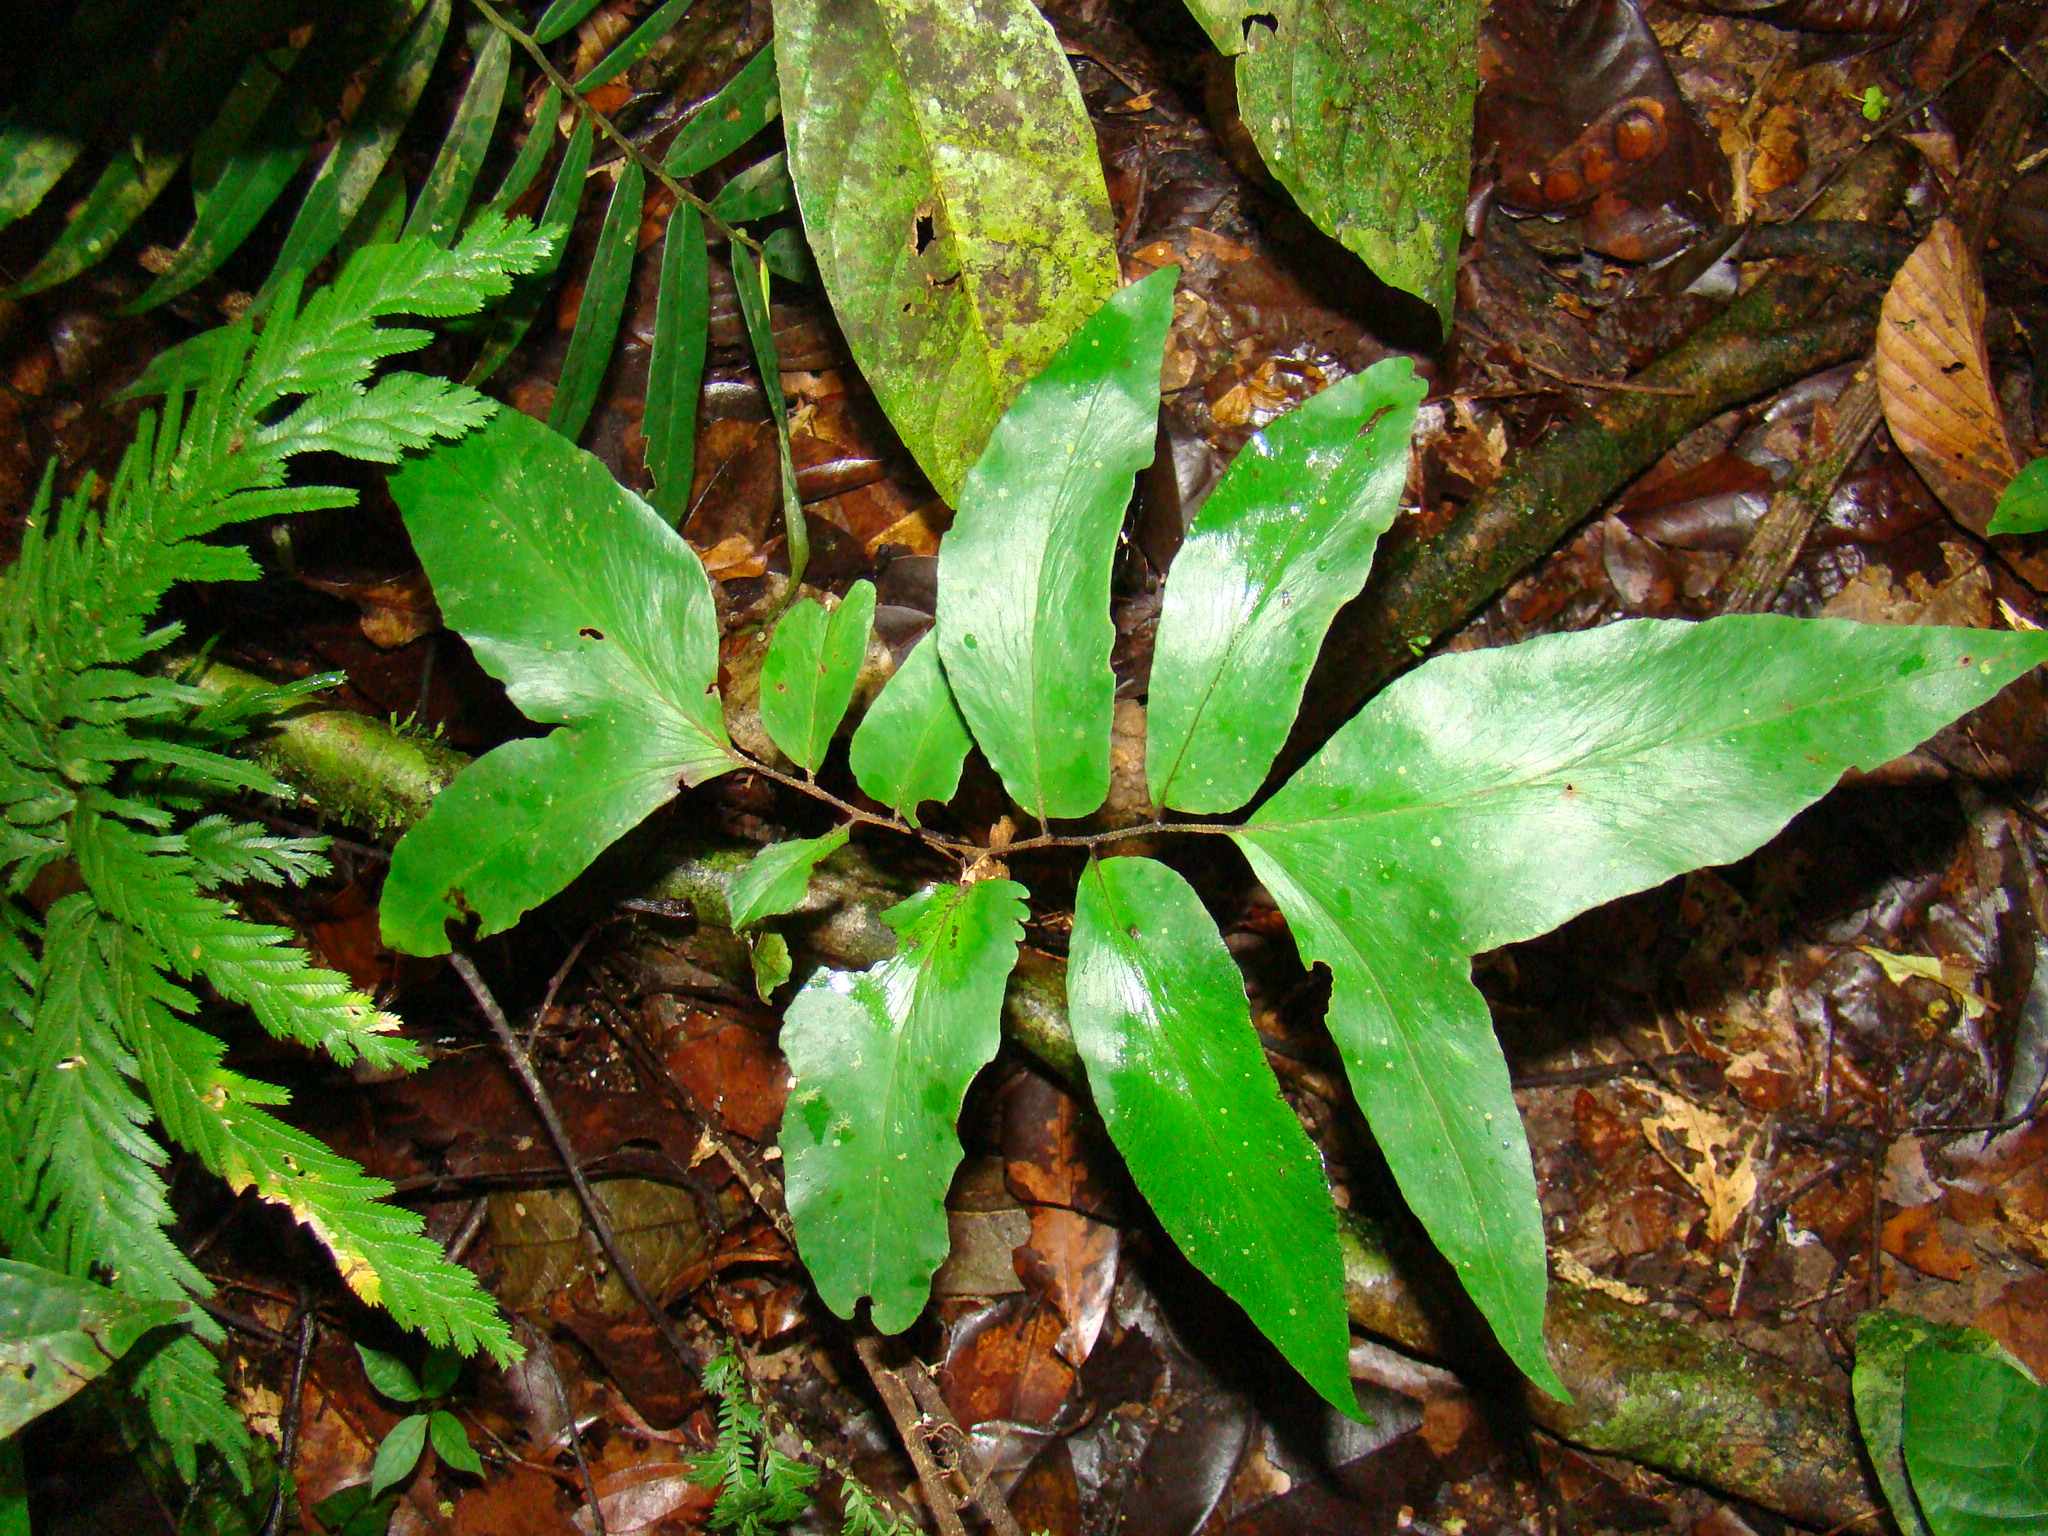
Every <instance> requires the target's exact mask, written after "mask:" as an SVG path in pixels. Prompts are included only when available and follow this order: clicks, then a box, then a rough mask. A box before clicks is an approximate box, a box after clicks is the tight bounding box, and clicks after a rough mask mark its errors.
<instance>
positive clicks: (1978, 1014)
mask: <svg viewBox="0 0 2048 1536" xmlns="http://www.w3.org/2000/svg"><path fill="white" fill-rule="evenodd" d="M1856 947H1857V948H1858V949H1860V950H1862V951H1863V953H1865V954H1866V955H1868V956H1870V958H1871V959H1873V960H1875V961H1876V962H1877V968H1878V969H1879V970H1881V971H1883V972H1884V974H1885V979H1886V980H1888V981H1890V982H1891V984H1892V985H1893V986H1898V985H1899V984H1900V983H1901V982H1903V981H1905V980H1906V979H1907V978H1908V977H1911V976H1917V977H1919V978H1920V979H1921V980H1922V981H1931V982H1933V983H1934V984H1935V985H1936V986H1939V987H1945V988H1947V989H1948V990H1949V991H1950V992H1952V993H1954V994H1955V999H1956V1001H1957V1002H1958V1003H1960V1004H1961V1005H1962V1009H1963V1017H1964V1018H1966V1019H1981V1018H1983V1017H1984V1011H1985V1010H1986V1009H1987V1008H1989V1007H1991V1006H1992V1005H1991V1004H1990V1003H1987V1002H1985V1001H1984V999H1983V998H1981V997H1979V996H1978V995H1977V993H1976V991H1975V990H1973V987H1972V983H1974V982H1975V981H1976V979H1977V973H1976V972H1975V971H1973V970H1971V969H1970V968H1969V967H1968V966H1967V965H1964V964H1962V963H1961V962H1959V961H1955V960H1937V959H1935V958H1934V957H1933V956H1932V955H1895V954H1893V953H1892V952H1891V951H1890V950H1886V949H1876V948H1873V947H1872V946H1871V945H1868V944H1858V945H1857V946H1856Z"/></svg>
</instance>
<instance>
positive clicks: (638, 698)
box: [381, 410, 735, 955]
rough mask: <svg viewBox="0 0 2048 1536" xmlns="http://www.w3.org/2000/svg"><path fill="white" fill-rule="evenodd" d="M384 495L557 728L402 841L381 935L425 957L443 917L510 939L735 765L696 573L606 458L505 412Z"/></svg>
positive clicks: (470, 619) (534, 714)
mask: <svg viewBox="0 0 2048 1536" xmlns="http://www.w3.org/2000/svg"><path fill="white" fill-rule="evenodd" d="M391 494H392V496H393V497H394V498H395V499H396V500H397V502H398V506H399V509H400V511H402V512H403V513H404V514H405V524H406V528H407V530H408V531H409V532H410V533H411V535H412V541H413V547H414V548H415V549H416V550H418V552H419V556H420V559H421V562H422V563H423V564H424V565H425V566H426V569H427V575H428V577H429V578H430V579H431V580H432V582H433V584H434V595H435V597H436V598H437V599H438V600H439V602H440V604H441V612H442V613H443V614H444V615H445V616H446V618H447V620H448V622H449V624H450V625H452V626H453V627H454V628H456V629H458V630H460V631H461V632H462V635H463V637H464V638H465V639H466V640H468V642H469V644H470V648H471V649H472V650H473V651H475V653H476V657H477V660H478V661H480V662H481V663H482V664H483V665H484V667H485V669H486V670H487V671H489V672H490V674H491V675H492V676H493V677H496V678H498V679H499V680H500V681H502V682H503V683H504V684H505V686H506V692H507V693H508V695H509V696H510V697H511V700H512V702H513V703H514V704H515V705H517V706H518V707H519V709H520V710H521V711H523V712H524V713H525V714H526V716H527V718H528V719H531V720H534V721H537V722H539V723H542V724H549V725H559V726H561V727H563V729H560V730H557V731H555V732H554V733H553V734H552V735H548V736H542V737H535V738H527V739H523V740H518V741H512V742H507V743H506V744H505V745H504V746H502V747H499V748H497V749H496V750H495V751H492V752H490V753H487V754H486V755H485V756H483V757H482V758H480V759H478V760H477V762H476V763H474V764H473V765H472V766H471V767H469V768H468V769H466V770H464V772H463V773H462V774H461V775H460V776H459V777H457V778H456V780H455V782H454V783H452V784H450V785H449V786H448V787H447V788H446V789H444V790H442V791H441V793H440V795H439V796H438V797H437V798H436V799H435V801H434V804H433V807H432V809H431V810H429V812H428V813H427V815H426V818H425V819H424V820H422V821H421V822H420V823H419V825H418V826H416V827H414V828H413V829H412V831H411V832H409V833H407V834H406V836H405V837H404V838H403V839H402V840H401V841H400V842H399V844H398V848H397V850H396V851H395V853H394V854H393V856H392V861H391V874H390V876H389V878H388V879H387V881H386V883H385V886H384V896H383V902H382V909H381V910H382V919H383V925H384V935H385V939H386V942H388V943H390V944H391V945H393V946H394V947H396V948H399V949H403V950H406V951H407V952H409V953H412V954H424V955H434V954H442V953H445V952H446V950H447V948H448V938H447V935H446V933H445V931H444V929H443V924H444V922H445V921H446V920H447V919H448V918H451V917H461V916H462V915H463V914H464V913H467V912H474V913H475V914H477V916H478V917H479V918H480V919H481V930H480V931H481V932H482V933H485V934H489V933H496V932H499V931H501V930H503V929H506V928H509V927H511V926H512V924H513V923H515V922H517V921H518V920H519V917H520V915H521V914H522V913H524V912H526V911H527V910H528V909H529V908H531V907H533V906H535V905H537V904H538V903H540V902H542V901H545V900H547V899H548V898H549V897H550V896H553V895H554V894H555V893H556V892H557V891H559V890H561V889H562V888H563V887H564V886H565V885H567V884H568V883H569V882H570V881H571V880H573V879H574V878H575V877H576V876H577V875H578V874H580V873H581V872H582V871H583V869H584V867H585V866H586V865H588V864H589V862H590V861H591V860H592V859H594V858H595V857H596V856H597V855H598V854H599V853H601V852H603V850H604V849H605V848H607V847H609V846H610V845H611V843H612V842H613V841H614V840H616V839H617V838H618V837H619V836H621V835H622V834H624V833H625V832H627V831H630V830H631V829H632V828H633V827H635V826H637V825H638V824H639V823H640V822H641V821H642V820H644V819H645V818H646V817H647V816H648V814H649V813H651V812H652V811H653V810H655V809H656V808H657V807H658V806H660V805H662V804H663V803H664V802H666V801H667V800H668V799H669V798H670V797H671V796H673V795H674V794H675V792H676V787H677V783H678V781H680V782H682V783H685V784H698V783H702V782H703V781H704V780H705V779H708V778H711V777H713V776H714V775H716V774H720V773H723V772H725V771H726V770H727V769H728V768H731V767H733V766H734V761H735V760H734V759H733V757H732V755H731V753H730V752H729V750H728V749H727V746H726V740H725V725H724V722H723V720H722V719H721V718H720V715H719V707H718V700H717V697H716V695H715V694H714V693H713V691H712V689H713V686H714V684H715V682H716V680H717V675H718V632H717V621H716V618H715V615H714V611H713V604H712V597H711V583H710V581H709V580H708V579H707V578H706V576H705V575H704V567H703V565H702V564H700V563H699V561H698V559H697V557H696V555H695V554H693V553H692V552H691V550H690V548H689V546H688V545H687V544H685V543H683V541H682V538H681V536H680V535H678V534H677V533H676V531H675V530H674V529H673V528H670V527H669V526H668V525H667V524H666V523H664V522H663V521H662V520H661V518H660V517H659V515H657V514H656V512H655V511H654V509H653V508H652V507H650V506H648V505H647V503H646V502H644V501H642V500H640V498H639V497H637V496H635V495H633V494H632V492H630V491H628V490H626V489H624V488H623V487H622V486H620V485H619V484H618V482H617V481H615V480H614V479H612V476H611V471H609V470H608V469H606V468H605V467H604V465H603V464H602V463H601V462H599V461H598V460H597V459H596V458H594V457H592V456H591V455H590V454H587V453H585V452H583V451H582V450H581V449H579V448H577V447H576V446H575V445H574V444H573V443H571V442H569V441H568V440H567V439H566V438H563V437H561V436H560V435H559V434H557V433H554V432H551V431H549V430H548V429H547V428H546V427H544V426H542V425H541V424H540V423H539V422H537V421H534V420H532V419H531V418H529V417H526V416H522V415H520V414H519V413H518V412H517V411H512V410H500V411H499V412H498V414H497V415H496V416H494V417H493V418H492V419H491V421H490V422H489V424H487V425H486V426H485V427H483V428H482V429H481V430H479V431H476V432H473V433H471V434H470V435H469V436H468V437H466V438H464V439H462V440H461V441H460V442H459V443H456V444H454V445H452V446H451V447H449V448H448V449H446V450H445V451H441V452H437V453H433V454H430V455H428V456H427V457H425V458H422V459H417V460H414V461H413V462H411V463H409V464H407V465H406V466H405V467H404V468H403V469H401V470H400V471H399V472H398V473H397V474H395V475H393V476H392V477H391Z"/></svg>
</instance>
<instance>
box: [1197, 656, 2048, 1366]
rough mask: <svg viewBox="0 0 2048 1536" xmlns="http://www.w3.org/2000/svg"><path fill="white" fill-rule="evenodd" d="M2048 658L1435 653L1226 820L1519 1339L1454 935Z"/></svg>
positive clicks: (1449, 1225)
mask: <svg viewBox="0 0 2048 1536" xmlns="http://www.w3.org/2000/svg"><path fill="white" fill-rule="evenodd" d="M2043 659H2048V635H2041V634H2029V635H2017V634H2003V633H1993V632H1989V631H1984V630H1959V629H1936V628H1925V627H1883V626H1876V625H1860V624H1849V623H1844V622H1840V621H1832V620H1810V621H1804V620H1797V619H1785V618H1777V617H1774V616H1756V617H1740V618H1723V619H1715V620H1711V621H1709V622H1707V623H1704V624H1696V625H1695V624H1680V623H1660V622H1656V621H1649V620H1642V621H1634V622H1628V623H1621V624H1614V625H1610V626H1608V627H1607V628H1604V629H1598V630H1593V631H1590V632H1587V633H1583V634H1574V635H1555V636H1549V637H1546V638H1543V639H1538V640H1532V641H1529V642H1527V643H1526V644H1523V645H1516V646H1508V647H1503V648H1501V649H1498V650H1485V651H1472V652H1466V653H1463V654H1455V655H1447V656H1440V657H1437V658H1435V659H1434V660H1432V661H1430V662H1428V663H1426V664H1425V665H1424V666H1422V667H1420V668H1418V669H1417V670H1416V671H1414V672H1411V673H1409V674H1408V675H1407V676H1406V677H1404V678H1402V679H1401V680H1400V681H1398V682H1396V683H1395V684H1394V685H1393V686H1392V687H1390V688H1388V689H1387V690H1386V691H1385V692H1384V693H1382V694H1381V695H1380V696H1379V697H1378V698H1376V699H1374V700H1373V702H1372V703H1371V704H1369V705H1367V706H1366V708H1365V709H1364V710H1363V711H1362V712H1361V713H1360V714H1359V715H1358V716H1356V717H1355V718H1354V719H1353V720H1352V721H1351V722H1350V723H1349V724H1347V725H1346V726H1345V727H1344V728H1343V729H1342V730H1340V731H1339V732H1338V733H1337V734H1336V736H1335V737H1333V738H1332V739H1331V741H1330V743H1329V745H1328V746H1326V747H1325V748H1324V749H1323V750H1322V751H1321V752H1320V753H1318V754H1317V755H1316V757H1315V758H1314V759H1312V760H1311V761H1310V762H1309V764H1308V765H1307V766H1306V767H1304V768H1303V769H1302V770H1301V771H1300V772H1299V773H1297V774H1296V775H1295V776H1294V778H1293V779H1291V780H1290V781H1289V782H1288V783H1287V785H1286V786H1285V787H1284V788H1283V789H1281V791H1280V792H1279V793H1278V794H1277V795H1275V796H1274V797H1273V799H1272V800H1270V801H1268V802H1267V803H1266V804H1265V805H1264V806H1262V807H1261V808H1260V809H1259V811H1258V812H1257V814H1256V815H1255V816H1254V817H1253V818H1252V820H1251V821H1250V822H1249V823H1248V824H1247V825H1246V826H1245V827H1244V829H1243V830H1241V831H1239V832H1238V833H1236V834H1234V836H1235V838H1236V841H1237V842H1238V844H1239V846H1241V847H1242V848H1243V849H1244V851H1245V853H1246V855H1247V856H1248V857H1249V858H1250V860H1251V862H1252V866H1253V868H1254V869H1255V870H1256V871H1257V873H1258V875H1259V878H1260V879H1261V880H1262V881H1263V882H1264V883H1265V885H1266V888H1267V889H1268V890H1270V891H1271V892H1272V893H1273V897H1274V899H1275V900H1276V901H1277V902H1278V903H1279V905H1280V909H1281V911H1282V912H1284V913H1285V914H1286V916H1287V920H1288V922H1289V924H1290V925H1291V926H1292V928H1293V929H1294V934H1295V938H1296V941H1297V943H1298V944H1299V945H1300V948H1301V953H1302V955H1303V957H1304V958H1306V959H1308V960H1311V961H1321V962H1323V963H1324V964H1326V965H1328V966H1329V967H1330V971H1331V974H1332V978H1333V989H1332V993H1331V999H1330V1030H1331V1033H1332V1035H1334V1036H1335V1038H1336V1040H1337V1044H1338V1047H1339V1049H1340V1050H1341V1051H1342V1053H1343V1056H1344V1062H1345V1067H1346V1069H1347V1071H1348V1073H1349V1075H1350V1079H1351V1084H1352V1087H1353V1089H1354V1091H1355V1092H1356V1093H1357V1095H1358V1101H1359V1104H1360V1106H1361V1107H1362V1108H1363V1109H1364V1110H1365V1113H1366V1117H1367V1118H1368V1119H1369V1120H1370V1121H1371V1122H1372V1126H1373V1132H1374V1135H1375V1137H1376V1138H1377V1139H1378V1141H1379V1144H1380V1147H1381V1149H1382V1150H1383V1151H1384V1152H1385V1154H1386V1157H1387V1161H1388V1164H1389V1165H1390V1166H1391V1167H1392V1169H1393V1171H1394V1175H1395V1177H1396V1178H1397V1179H1398V1180H1399V1182H1400V1185H1401V1189H1402V1192H1403V1194H1404V1195H1405V1196H1406V1197H1407V1200H1408V1203H1409V1205H1410V1207H1411V1208H1412V1209H1413V1210H1414V1211H1415V1213H1416V1215H1417V1216H1418V1217H1420V1218H1421V1220H1422V1222H1423V1224H1424V1225H1425V1226H1426V1227H1427V1228H1428V1229H1429V1232H1430V1236H1431V1238H1432V1239H1433V1240H1434V1241H1435V1242H1436V1244H1437V1246H1438V1247H1439V1248H1440V1249H1441V1250H1442V1251H1443V1253H1444V1255H1445V1256H1446V1257H1447V1258H1448V1259H1450V1261H1451V1262H1452V1264H1453V1265H1454V1266H1455V1268H1456V1270H1457V1273H1458V1276H1459V1278H1460V1279H1461V1280H1462V1281H1463V1282H1464V1284H1465V1286H1466V1289H1467V1290H1468V1291H1469V1292H1470V1294H1471V1296H1472V1299H1473V1300H1474V1301H1475V1302H1477V1303H1478V1305H1479V1307H1480V1309H1481V1311H1483V1312H1484V1313H1485V1314H1486V1317H1487V1320H1488V1321H1489V1322H1490V1323H1491V1324H1492V1325H1493V1329H1494V1333H1495V1335H1496V1336H1497V1337H1498V1338H1499V1340H1500V1342H1501V1343H1502V1345H1503V1346H1504V1347H1505V1348H1506V1349H1507V1351H1508V1352H1509V1354H1510V1355H1512V1356H1513V1357H1514V1359H1515V1362H1516V1363H1517V1364H1518V1365H1520V1366H1521V1367H1522V1369H1523V1370H1524V1371H1526V1372H1527V1373H1528V1374H1529V1375H1530V1377H1531V1378H1532V1379H1533V1380H1534V1381H1536V1383H1537V1384H1538V1385H1539V1386H1542V1387H1544V1388H1545V1389H1546V1390H1548V1391H1551V1392H1553V1393H1558V1394H1560V1395H1562V1388H1561V1386H1560V1385H1559V1383H1558V1381H1557V1378H1556V1376H1555V1374H1554V1373H1553V1372H1552V1370H1551V1368H1550V1364H1549V1361H1548V1359H1547V1358H1546V1357H1545V1355H1544V1353H1543V1339H1542V1325H1543V1299H1544V1291H1545V1274H1546V1271H1545V1257H1544V1247H1543V1223H1542V1217H1541V1214H1540V1212H1539V1211H1538V1209H1537V1205H1536V1188H1535V1179H1534V1176H1533V1174H1532V1172H1531V1170H1530V1165H1529V1153H1528V1145H1527V1142H1526V1140H1525V1139H1524V1137H1523V1134H1522V1123H1521V1119H1520V1117H1519V1116H1518V1114H1517V1113H1516V1110H1515V1101H1514V1097H1513V1095H1512V1094H1511V1093H1510V1091H1509V1087H1508V1072H1507V1064H1506V1062H1505V1060H1504V1059H1503V1058H1502V1056H1501V1053H1500V1047H1499V1044H1498V1043H1497V1042H1496V1041H1495V1039H1494V1037H1493V1032H1492V1021H1491V1019H1490V1017H1489V1015H1488V1012H1487V1007H1486V1001H1485V999H1484V998H1482V997H1481V996H1480V994H1479V992H1478V990H1477V989H1476V988H1475V987H1474V986H1473V985H1472V978H1471V964H1470V960H1471V957H1472V956H1473V955H1475V954H1478V953H1480V952H1481V951H1484V950H1489V949H1494V948H1497V947H1498V946H1500V945H1502V944H1508V943H1513V942H1515V941H1517V940H1521V939H1527V938H1533V937H1534V936H1536V935H1537V934H1540V933H1545V932H1548V931H1549V930H1550V929H1552V928H1554V927H1556V926H1557V925H1558V924H1559V923H1562V922H1564V921H1565V920H1566V919H1567V918H1570V917H1572V916H1573V915H1575V914H1576V913H1579V912H1583V911H1585V910H1586V909H1587V908H1588V907H1592V906H1595V905H1598V904H1599V903H1601V902H1605V901H1611V900H1613V899H1614V898H1615V897H1618V896H1623V895H1626V894H1628V893H1629V892H1631V891H1639V890H1644V889H1646V888H1648V887H1650V886H1654V885H1657V884H1660V883H1661V882H1663V881H1665V880H1668V879H1670V878H1671V877H1673V876H1674V875H1679V874H1683V873H1684V872H1685V871H1687V870H1691V869H1696V868H1699V867H1700V866H1701V865H1706V864H1722V863H1726V862H1728V861H1729V860H1731V859H1737V858H1740V857H1742V856H1743V855H1744V854H1746V853H1748V852H1750V851H1751V850H1753V849H1754V848H1756V847H1757V846H1759V845H1760V844H1761V843H1763V842H1764V841H1765V839H1767V838H1769V837H1770V836H1771V835H1772V834H1774V833H1775V832H1776V831H1777V830H1778V829H1779V828H1780V827H1782V826H1783V825H1784V824H1785V822H1786V821H1787V820H1789V819H1790V818H1791V817H1792V816H1793V815H1794V814H1795V813H1797V812H1798V811H1800V810H1802V809H1804V808H1805V807H1806V806H1808V805H1810V804H1812V803H1813V802H1814V801H1815V800H1817V799H1819V798H1820V796H1821V795H1822V794H1824V793H1826V791H1827V790H1828V789H1829V787H1830V786H1832V785H1833V784H1834V782H1835V781H1836V780H1837V779H1838V778H1840V777H1841V775H1842V774H1843V772H1844V771H1846V770H1847V769H1849V768H1852V767H1860V768H1869V767H1874V766H1875V765H1877V764H1878V763H1882V762H1885V761H1888V760H1889V759H1891V758H1893V757H1896V756H1897V755H1898V754H1900V753H1901V752H1904V751H1906V750H1907V749H1909V748H1911V747H1913V746H1914V745H1916V744H1917V743H1919V742H1920V741H1922V740H1924V739H1925V738H1926V737H1927V736H1929V735H1930V734H1932V733H1933V732H1934V731H1935V730H1937V729H1938V728H1940V727H1941V726H1942V725H1945V724H1946V723H1947V722H1948V721H1950V720H1952V719H1954V718H1955V717H1956V716H1957V715H1959V714H1961V713H1962V712H1963V711H1965V710H1967V709H1970V708H1972V707H1974V706H1975V705H1977V704H1980V703H1982V702H1983V701H1984V700H1986V699H1988V698H1990V697H1991V696H1992V695H1993V694H1994V693H1996V692H1997V691H1998V690H1999V689H2000V688H2002V687H2004V686H2005V685H2006V684H2007V683H2009V682H2011V681H2012V680H2013V679H2014V678H2015V677H2018V676H2019V675H2020V674H2022V673H2024V672H2026V671H2027V670H2028V669H2029V668H2031V667H2033V666H2034V665H2036V664H2037V663H2039V662H2040V661H2042V660H2043Z"/></svg>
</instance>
